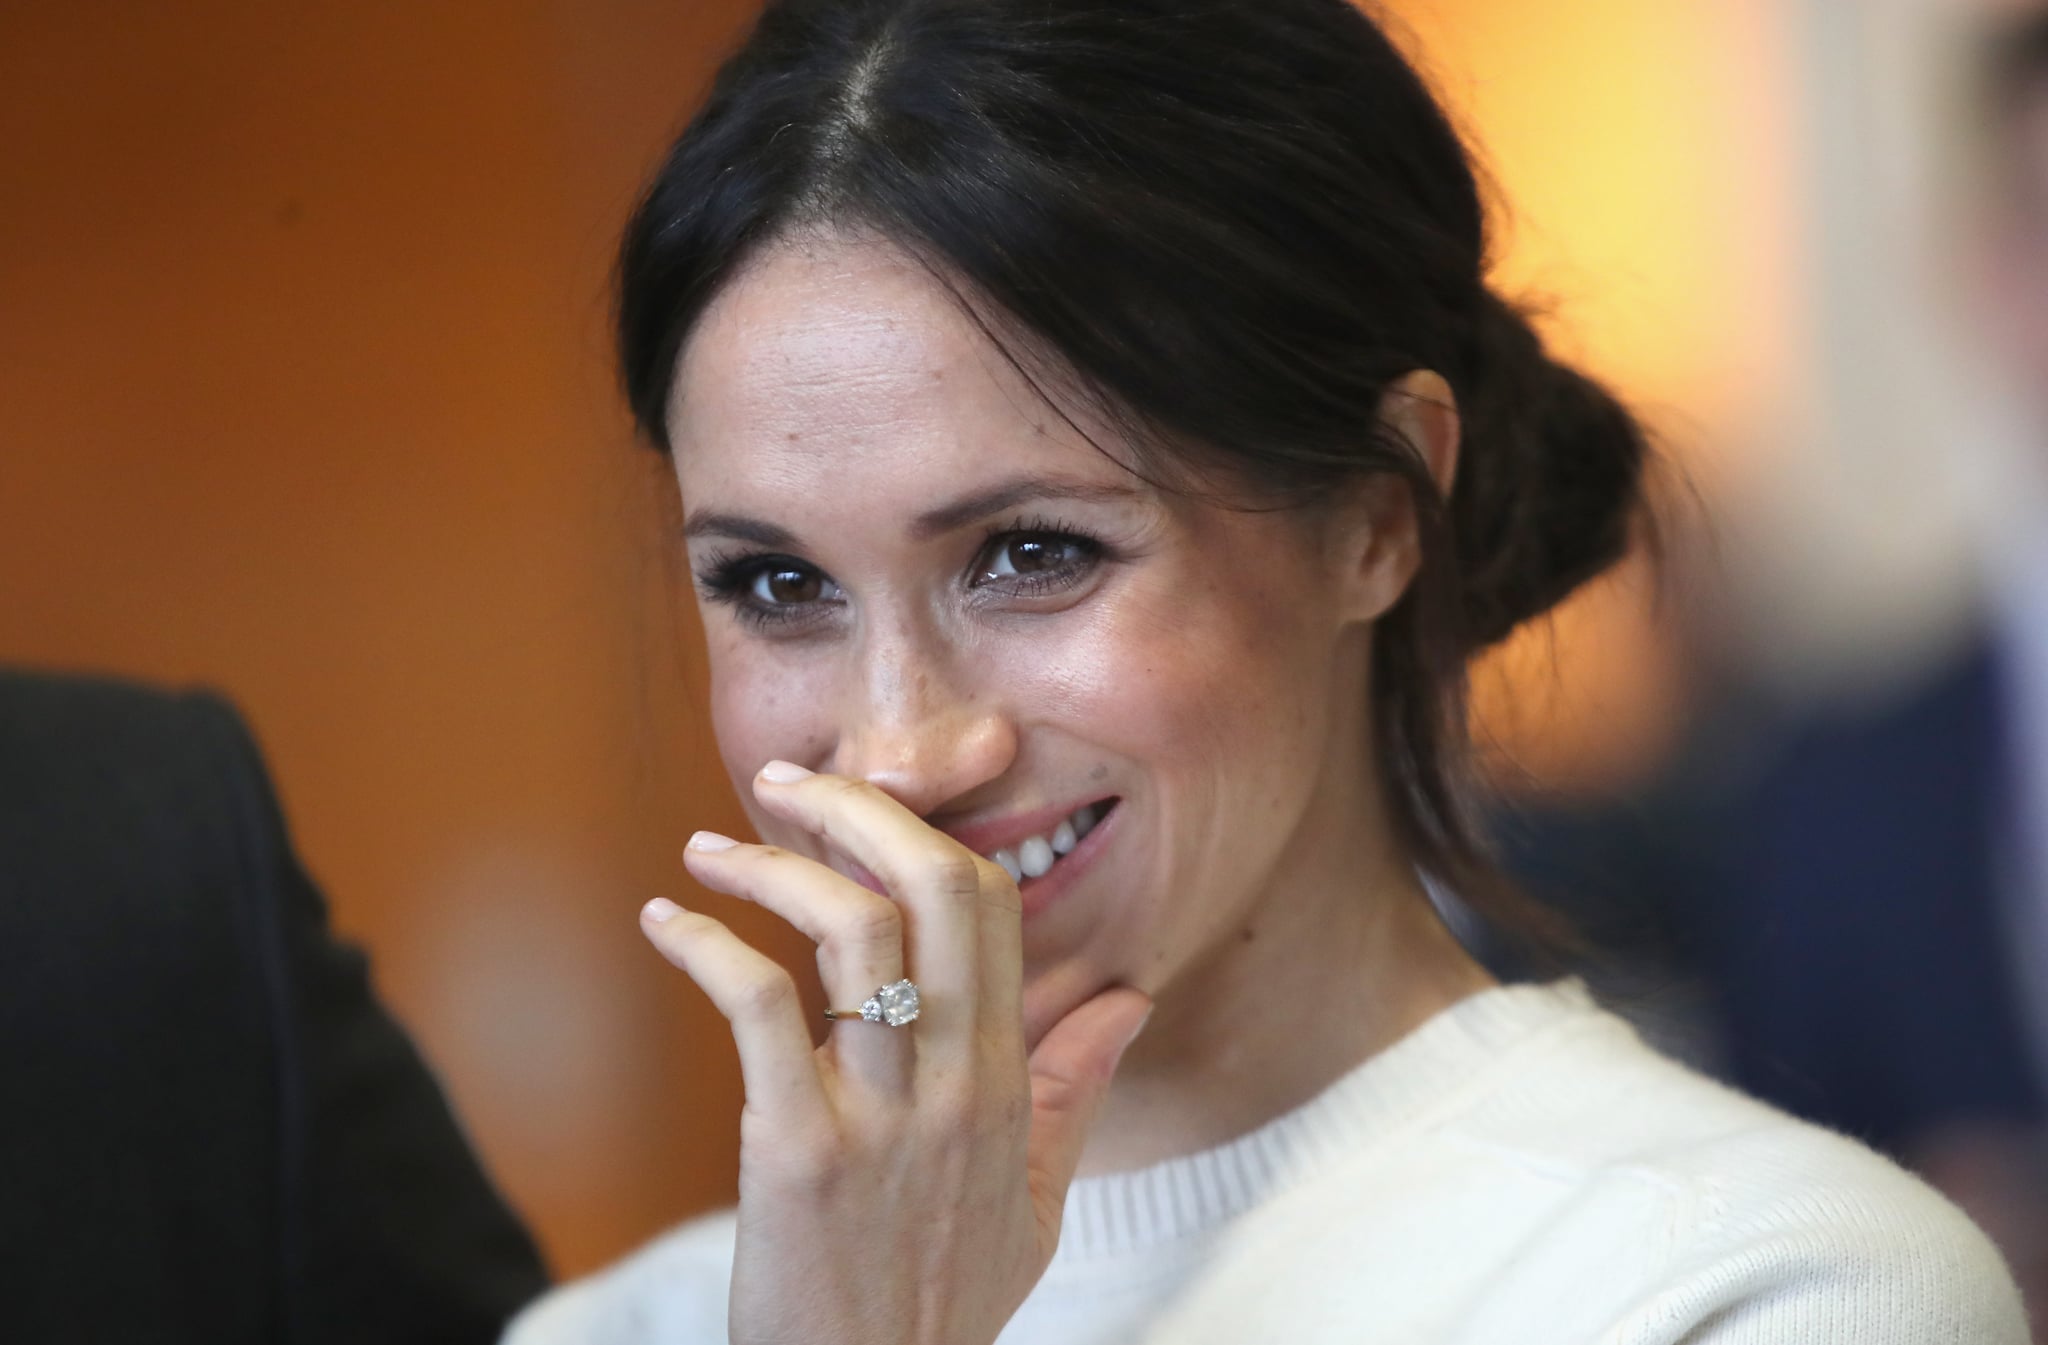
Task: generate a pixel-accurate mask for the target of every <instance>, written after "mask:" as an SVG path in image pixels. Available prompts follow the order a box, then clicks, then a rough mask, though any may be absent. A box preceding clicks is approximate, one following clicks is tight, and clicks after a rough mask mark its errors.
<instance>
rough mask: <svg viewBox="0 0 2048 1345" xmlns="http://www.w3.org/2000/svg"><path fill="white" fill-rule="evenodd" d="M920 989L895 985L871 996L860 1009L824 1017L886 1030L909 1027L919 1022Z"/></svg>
mask: <svg viewBox="0 0 2048 1345" xmlns="http://www.w3.org/2000/svg"><path fill="white" fill-rule="evenodd" d="M918 1007H919V1006H918V995H917V987H916V986H915V985H913V984H912V983H911V982H909V981H895V982H892V983H891V984H889V985H885V986H882V987H881V988H880V989H878V990H876V991H875V993H874V994H872V995H870V996H868V998H867V1002H866V1003H864V1004H862V1005H861V1006H860V1007H859V1008H858V1009H827V1010H825V1017H826V1019H827V1020H828V1021H830V1022H834V1023H840V1022H852V1021H855V1020H858V1021H860V1022H863V1023H880V1024H882V1025H883V1026H884V1027H908V1026H909V1025H910V1024H912V1023H914V1022H916V1021H917V1011H918Z"/></svg>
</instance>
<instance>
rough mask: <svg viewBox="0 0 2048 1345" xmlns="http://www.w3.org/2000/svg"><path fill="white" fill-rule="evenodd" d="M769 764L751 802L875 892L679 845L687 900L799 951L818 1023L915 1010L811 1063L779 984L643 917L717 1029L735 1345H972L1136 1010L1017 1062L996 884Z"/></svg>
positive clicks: (1118, 1005)
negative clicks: (844, 1012) (779, 934)
mask: <svg viewBox="0 0 2048 1345" xmlns="http://www.w3.org/2000/svg"><path fill="white" fill-rule="evenodd" d="M787 773H788V774H794V775H797V777H798V778H794V779H777V778H774V777H775V776H777V775H782V774H785V772H784V770H783V768H782V767H781V766H780V764H779V763H778V764H777V765H776V766H774V767H771V769H770V770H768V771H765V772H764V773H763V774H762V775H761V776H760V777H757V778H756V780H755V784H754V792H755V797H756V798H757V799H758V800H759V801H760V804H761V806H762V807H763V808H764V809H766V810H767V811H768V812H770V813H772V814H773V815H775V816H776V817H779V818H782V819H784V820H786V821H788V822H790V823H792V824H794V825H796V826H799V827H802V828H803V829H804V830H806V831H808V832H811V833H812V834H814V835H817V836H819V837H821V838H823V840H824V841H825V843H826V844H827V845H829V846H831V847H832V848H833V849H835V850H837V851H839V852H840V853H842V854H844V855H845V856H846V857H848V858H849V859H852V860H854V861H855V862H857V863H859V864H861V865H862V866H864V867H865V868H866V869H867V870H868V871H869V872H870V873H872V874H874V875H875V876H876V878H877V879H878V880H879V881H880V883H881V885H882V886H883V887H884V888H885V889H886V890H887V893H888V895H886V896H885V895H882V894H879V893H876V892H872V891H870V890H868V889H867V888H866V887H863V886H861V885H860V884H859V883H856V882H854V881H853V880H852V879H849V878H846V877H844V876H842V875H840V874H839V873H836V872H834V871H833V870H832V869H830V868H828V867H826V866H825V865H823V864H820V863H818V862H816V861H814V860H810V859H806V858H804V857H802V856H800V855H796V854H793V853H791V852H789V851H787V850H782V849H778V848H776V847H774V846H766V845H743V844H738V843H735V842H731V841H728V840H726V838H724V837H720V836H711V835H709V834H708V833H700V834H699V835H698V836H697V837H695V838H693V839H692V842H691V846H690V849H689V850H688V851H687V852H686V861H685V862H686V863H687V865H688V867H689V869H690V872H691V873H692V874H694V875H695V876H696V878H697V879H698V881H700V882H702V883H703V884H704V885H705V886H706V887H709V888H712V889H713V890H715V891H719V892H726V893H730V894H731V895H733V896H736V897H743V898H745V899H746V900H748V901H752V902H755V903H757V904H759V905H762V906H765V907H767V908H768V909H769V910H771V911H774V912H775V913H776V914H777V915H780V916H782V917H783V918H784V919H786V920H788V921H789V922H790V923H791V924H793V925H795V926H796V927H797V928H798V929H800V930H802V931H803V932H804V933H806V934H808V935H809V936H810V937H811V938H812V939H814V940H816V941H817V944H818V968H819V972H820V974H821V976H822V977H823V979H824V984H825V991H826V994H827V995H828V996H829V997H830V1002H831V1004H832V1005H833V1006H834V1007H836V1008H852V1007H854V1006H856V1005H858V1004H859V1003H860V1002H861V1001H862V1000H863V999H865V998H867V997H868V996H869V995H871V994H873V993H874V991H875V989H876V987H878V986H881V985H886V984H888V983H890V982H892V981H896V980H899V979H901V978H902V977H904V976H906V975H909V976H913V977H914V978H915V980H916V982H917V985H918V989H919V992H920V996H921V1000H922V1013H921V1016H920V1017H919V1018H918V1020H917V1021H916V1022H915V1023H912V1024H910V1025H908V1026H906V1027H901V1028H890V1027H885V1026H883V1025H881V1024H878V1023H865V1022H859V1021H853V1022H846V1021H841V1022H838V1023H836V1024H834V1025H833V1027H832V1028H831V1030H830V1032H829V1033H828V1035H827V1039H826V1042H825V1044H824V1045H823V1046H822V1047H818V1048H816V1049H815V1050H814V1049H813V1047H812V1045H811V1033H810V1029H809V1026H808V1025H807V1024H806V1022H805V1021H804V1018H803V1014H802V1010H801V1008H800V1007H799V1004H798V1000H797V992H796V985H795V983H794V982H793V981H792V980H791V979H790V977H789V974H788V973H787V972H785V971H784V970H783V969H782V968H781V967H780V966H778V965H777V964H776V963H774V962H773V961H771V960H770V959H768V958H767V957H765V956H763V955H762V954H761V953H759V952H757V951H756V950H755V949H753V948H751V947H749V946H748V945H747V944H746V943H744V942H742V941H741V940H740V939H739V938H738V937H737V936H736V935H734V934H733V933H732V931H730V930H729V929H727V928H726V927H725V926H724V925H722V924H720V923H719V922H718V921H716V920H712V919H710V918H708V917H706V916H702V915H698V914H695V913H693V912H686V911H682V910H679V909H678V908H676V907H675V906H674V904H673V903H670V902H666V901H655V902H650V903H649V904H648V907H647V910H646V911H645V912H643V915H642V924H643V927H644V929H645V930H646V933H647V936H648V938H649V939H650V940H652V941H653V943H654V945H655V947H657V948H658V949H660V950H661V953H662V955H663V956H664V957H666V958H668V960H669V961H671V962H673V963H674V964H675V965H676V966H678V967H680V968H682V969H683V971H685V972H687V973H688V974H689V976H690V978H691V979H692V980H694V981H695V982H696V983H697V984H698V985H699V986H700V987H702V988H703V990H704V992H705V993H706V994H707V995H709V996H710V997H711V1000H712V1002H713V1003H714V1004H715V1005H717V1006H718V1009H719V1012H721V1013H722V1014H724V1015H725V1017H726V1019H727V1021H728V1022H730V1023H731V1025H732V1031H733V1037H734V1039H735V1040H736V1041H737V1043H738V1045H739V1052H740V1068H741V1072H742V1075H743V1077H744V1080H745V1083H746V1094H747V1100H746V1109H745V1111H744V1112H743V1114H742V1117H741V1126H740V1208H739V1240H738V1246H737V1249H736V1258H735V1261H734V1266H733V1279H732V1301H731V1318H730V1334H731V1339H732V1341H733V1342H735V1345H798V1342H802V1343H803V1345H815V1343H816V1342H832V1345H882V1342H890V1343H891V1345H898V1343H902V1345H988V1342H991V1341H993V1340H994V1339H995V1338H996V1335H997V1333H998V1332H1000V1331H1001V1330H1002V1328H1003V1325H1004V1324H1005V1323H1006V1322H1008V1321H1009V1319H1010V1317H1011V1315H1012V1314H1013V1313H1015V1312H1016V1310H1017V1307H1018V1305H1019V1304H1021V1303H1022V1302H1023V1301H1024V1297H1025V1295H1026V1294H1028V1293H1029V1292H1030V1291H1031V1288H1032V1286H1033V1285H1035V1284H1036V1283H1037V1282H1038V1279H1039V1277H1040V1276H1041V1275H1042V1274H1044V1272H1045V1267H1046V1264H1047V1263H1048V1262H1049V1261H1050V1260H1051V1257H1052V1253H1053V1249H1054V1247H1055V1246H1056V1245H1057V1244H1058V1241H1059V1228H1060V1215H1061V1212H1062V1209H1063V1207H1064V1203H1065V1199H1066V1191H1067V1186H1068V1183H1069V1182H1071V1181H1072V1179H1073V1174H1074V1167H1075V1165H1076V1164H1077V1163H1078V1162H1079V1160H1080V1154H1081V1146H1082V1143H1083V1141H1084V1139H1085V1138H1086V1135H1087V1129H1088V1125H1089V1122H1090V1120H1091V1119H1092V1117H1093V1115H1094V1112H1095V1108H1096V1106H1097V1104H1098V1103H1099V1102H1100V1101H1101V1099H1102V1096H1103V1094H1104V1093H1105V1092H1106V1091H1107V1089H1108V1085H1109V1080H1110V1076H1111V1074H1112V1073H1114V1071H1115V1069H1116V1064H1117V1061H1118V1060H1119V1059H1120V1058H1121V1057H1122V1055H1123V1051H1124V1048H1125V1047H1126V1046H1128V1045H1129V1044H1130V1041H1131V1039H1132V1038H1133V1037H1135V1036H1136V1035H1137V1032H1138V1029H1139V1028H1140V1027H1141V1026H1142V1025H1143V1023H1144V1019H1145V1016H1146V1014H1148V1013H1149V1012H1150V1011H1151V1004H1150V1001H1149V1000H1147V999H1146V997H1145V996H1144V995H1142V994H1140V993H1139V992H1137V991H1135V990H1130V989H1123V988H1117V989H1110V990H1106V991H1104V992H1102V993H1101V994H1099V995H1097V996H1096V997H1095V998H1093V999H1091V1000H1089V1001H1088V1002H1087V1003H1085V1004H1083V1005H1081V1006H1080V1007H1079V1008H1077V1009H1075V1010H1074V1011H1073V1012H1071V1013H1069V1014H1068V1015H1067V1016H1066V1017H1065V1018H1063V1019H1061V1020H1060V1021H1059V1022H1058V1023H1056V1024H1055V1025H1054V1026H1053V1027H1052V1029H1051V1030H1050V1031H1048V1032H1047V1033H1046V1034H1045V1036H1044V1038H1043V1039H1042V1040H1041V1041H1039V1043H1038V1044H1037V1046H1036V1047H1035V1048H1033V1049H1031V1050H1030V1051H1029V1054H1028V1057H1027V1052H1026V1045H1025V1041H1024V1025H1023V1005H1022V998H1023V951H1022V932H1021V927H1020V919H1019V914H1018V912H1019V899H1018V895H1017V888H1016V885H1015V884H1014V883H1012V882H1011V881H1010V878H1009V876H1008V875H1007V874H1005V873H1004V872H1003V870H1002V869H1001V868H999V867H997V866H996V865H995V864H992V863H990V862H989V861H987V860H985V859H983V858H982V857H981V856H979V855H976V854H974V853H973V852H972V851H969V850H968V849H966V848H965V847H963V846H961V845H960V844H959V843H957V842H956V841H954V840H953V839H952V838H951V837H948V836H946V835H945V834H944V833H942V832H939V831H936V830H934V829H933V828H931V827H929V826H927V825H926V824H925V823H924V822H923V821H921V820H920V819H919V818H918V817H917V816H916V815H915V814H913V813H911V812H910V811H909V810H908V809H906V808H904V807H903V806H902V805H901V804H899V803H897V802H896V801H895V800H894V799H892V798H890V797H889V796H888V795H887V794H885V793H883V792H882V791H881V790H879V789H877V788H875V787H874V786H873V785H870V784H867V783H865V782H862V781H858V780H850V779H846V778H844V777H840V776H831V775H810V774H803V773H799V772H797V769H796V768H793V767H792V768H788V771H787Z"/></svg>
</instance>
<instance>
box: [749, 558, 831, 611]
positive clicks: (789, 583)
mask: <svg viewBox="0 0 2048 1345" xmlns="http://www.w3.org/2000/svg"><path fill="white" fill-rule="evenodd" d="M753 596H754V598H755V600H756V601H758V602H763V603H766V604H768V605H769V606H771V607H787V606H790V605H792V604H796V603H806V602H816V601H818V600H819V599H820V598H822V597H824V596H825V581H824V579H823V577H822V576H820V575H819V574H818V572H817V571H816V570H798V569H792V568H789V567H787V566H782V567H778V568H775V569H768V570H763V571H761V572H760V573H759V574H757V575H756V576H754V595H753Z"/></svg>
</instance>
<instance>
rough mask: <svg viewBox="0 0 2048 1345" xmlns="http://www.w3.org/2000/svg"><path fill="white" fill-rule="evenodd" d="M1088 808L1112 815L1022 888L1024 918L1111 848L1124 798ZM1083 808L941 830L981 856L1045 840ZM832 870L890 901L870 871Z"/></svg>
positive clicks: (838, 860) (848, 865)
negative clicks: (1105, 808)
mask: <svg viewBox="0 0 2048 1345" xmlns="http://www.w3.org/2000/svg"><path fill="white" fill-rule="evenodd" d="M1083 802H1085V803H1093V804H1103V803H1107V804H1108V805H1109V811H1108V812H1107V813H1104V814H1103V815H1102V816H1101V817H1099V818H1097V819H1096V820H1095V825H1094V826H1092V827H1090V828H1089V829H1088V834H1087V835H1086V836H1083V837H1082V838H1081V843H1080V844H1079V845H1076V846H1075V847H1074V848H1073V849H1072V850H1069V851H1068V852H1067V853H1066V854H1064V855H1062V856H1060V860H1059V862H1058V863H1057V864H1054V865H1053V866H1052V868H1050V869H1049V870H1047V871H1046V872H1045V873H1043V874H1041V875H1040V876H1039V877H1036V878H1026V879H1024V880H1023V881H1022V882H1020V883H1019V884H1017V894H1018V895H1019V896H1020V897H1022V898H1023V918H1024V919H1025V920H1026V921H1029V920H1030V919H1031V917H1032V916H1034V915H1036V914H1038V913H1039V912H1040V911H1043V910H1045V909H1046V908H1047V907H1049V906H1051V905H1052V904H1053V903H1054V902H1056V901H1058V900H1059V899H1060V897H1061V896H1062V895H1064V894H1065V893H1066V891H1067V889H1069V888H1071V887H1072V886H1073V885H1074V883H1075V882H1076V881H1077V880H1078V879H1079V878H1080V876H1081V874H1082V873H1083V872H1084V871H1085V870H1087V869H1088V868H1089V867H1090V866H1092V865H1093V864H1094V862H1095V857H1096V856H1097V855H1098V854H1100V853H1102V851H1103V849H1104V848H1105V847H1106V846H1107V845H1108V844H1109V835H1110V833H1111V832H1113V831H1114V830H1115V829H1116V824H1117V821H1118V819H1120V818H1121V817H1122V816H1123V812H1124V809H1123V802H1124V801H1123V798H1122V797H1121V796H1119V795H1116V794H1104V795H1102V796H1101V797H1100V798H1094V799H1087V800H1084V801H1083ZM1081 806H1082V804H1080V803H1073V804H1068V805H1066V806H1064V807H1051V808H1040V809H1036V810H1034V811H1032V812H1028V813H1010V814H1007V815H1006V816H1003V817H999V818H991V819H989V820H988V821H986V822H974V823H969V824H967V825H964V826H960V827H951V826H946V827H941V828H939V829H940V830H941V831H943V832H945V833H946V834H947V835H948V836H951V837H952V838H953V839H954V840H956V841H959V842H960V843H961V844H962V845H965V846H966V847H967V848H968V849H970V850H972V851H974V852H975V853H976V854H980V855H987V854H992V853H993V852H995V851H997V850H1000V849H1003V848H1004V847H1006V846H1010V847H1014V846H1016V845H1017V844H1018V843H1020V842H1022V841H1024V840H1025V839H1027V838H1028V837H1032V836H1043V835H1045V834H1046V833H1047V832H1049V831H1051V830H1052V829H1053V828H1054V827H1056V826H1058V825H1059V824H1060V823H1061V822H1062V821H1064V820H1065V819H1066V818H1068V817H1069V816H1071V815H1072V814H1073V813H1074V812H1075V811H1076V810H1077V809H1079V808H1080V807H1081ZM831 866H832V867H833V868H835V869H837V870H839V871H840V872H841V873H844V874H846V876H847V877H849V878H851V879H853V880H854V881H855V882H857V883H859V884H860V885H861V886H862V887H865V888H866V889H868V891H870V892H879V893H881V894H882V895H883V896H887V895H889V893H888V889H887V888H886V887H884V886H883V884H882V880H881V879H879V878H877V877H875V875H874V874H872V873H870V872H869V871H868V869H867V866H866V865H864V864H861V863H860V862H859V861H857V860H852V859H846V858H842V857H838V856H835V857H834V858H833V859H832V861H831Z"/></svg>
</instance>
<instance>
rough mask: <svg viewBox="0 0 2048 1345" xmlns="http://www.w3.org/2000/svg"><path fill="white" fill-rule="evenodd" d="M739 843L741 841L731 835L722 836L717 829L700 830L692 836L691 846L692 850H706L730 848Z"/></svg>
mask: <svg viewBox="0 0 2048 1345" xmlns="http://www.w3.org/2000/svg"><path fill="white" fill-rule="evenodd" d="M738 844H739V842H738V841H736V840H734V839H733V838H732V837H730V836H721V835H719V834H718V833H717V832H715V831H700V832H698V833H697V834H696V835H694V836H692V837H690V846H689V848H690V849H692V850H705V851H710V850H730V849H732V848H733V847H734V846H735V845H738Z"/></svg>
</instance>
